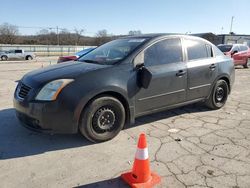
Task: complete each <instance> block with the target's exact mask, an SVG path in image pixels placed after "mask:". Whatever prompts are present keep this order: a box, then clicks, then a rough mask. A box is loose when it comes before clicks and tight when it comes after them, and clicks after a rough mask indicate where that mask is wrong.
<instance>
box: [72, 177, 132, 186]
mask: <svg viewBox="0 0 250 188" xmlns="http://www.w3.org/2000/svg"><path fill="white" fill-rule="evenodd" d="M97 187H100V188H110V187H119V188H129V186H128V185H127V184H126V183H125V182H124V181H123V180H122V179H121V178H120V177H117V178H113V179H109V180H104V181H99V182H95V183H90V184H86V185H80V186H77V187H75V188H97Z"/></svg>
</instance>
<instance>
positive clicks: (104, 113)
mask: <svg viewBox="0 0 250 188" xmlns="http://www.w3.org/2000/svg"><path fill="white" fill-rule="evenodd" d="M114 123H115V113H114V111H113V110H112V109H111V108H101V109H99V110H98V111H97V112H96V113H95V114H94V117H93V122H92V124H93V127H94V129H95V130H96V131H97V132H105V131H108V130H111V129H112V128H113V127H114Z"/></svg>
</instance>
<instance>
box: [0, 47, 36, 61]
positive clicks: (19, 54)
mask: <svg viewBox="0 0 250 188" xmlns="http://www.w3.org/2000/svg"><path fill="white" fill-rule="evenodd" d="M34 58H35V55H34V54H33V53H31V52H25V51H24V50H20V49H19V50H9V51H5V52H1V53H0V59H1V60H2V61H7V60H32V59H34Z"/></svg>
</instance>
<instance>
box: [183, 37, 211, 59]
mask: <svg viewBox="0 0 250 188" xmlns="http://www.w3.org/2000/svg"><path fill="white" fill-rule="evenodd" d="M185 44H186V46H187V54H188V60H195V59H203V58H207V57H208V54H207V47H206V44H205V43H204V42H202V41H198V40H192V39H186V40H185Z"/></svg>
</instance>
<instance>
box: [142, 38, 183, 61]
mask: <svg viewBox="0 0 250 188" xmlns="http://www.w3.org/2000/svg"><path fill="white" fill-rule="evenodd" d="M182 61H183V54H182V45H181V40H180V39H179V38H172V39H165V40H162V41H159V42H157V43H155V44H153V45H152V46H150V47H148V48H147V49H146V50H144V64H145V65H146V66H154V65H163V64H169V63H177V62H182Z"/></svg>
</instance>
